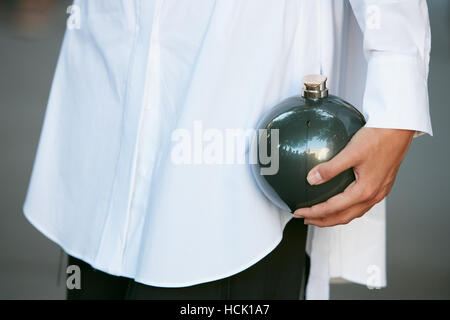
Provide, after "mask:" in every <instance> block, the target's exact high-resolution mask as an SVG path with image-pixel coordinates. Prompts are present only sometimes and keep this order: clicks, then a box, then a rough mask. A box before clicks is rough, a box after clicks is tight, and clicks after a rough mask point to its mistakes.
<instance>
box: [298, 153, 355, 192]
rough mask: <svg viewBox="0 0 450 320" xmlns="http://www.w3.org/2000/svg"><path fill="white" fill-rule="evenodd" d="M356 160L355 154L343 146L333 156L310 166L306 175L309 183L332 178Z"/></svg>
mask: <svg viewBox="0 0 450 320" xmlns="http://www.w3.org/2000/svg"><path fill="white" fill-rule="evenodd" d="M357 160H358V156H357V154H355V153H354V152H351V150H350V149H349V148H344V149H342V150H341V152H339V153H338V154H337V155H336V156H334V158H332V159H331V160H328V161H326V162H322V163H320V164H318V165H316V166H315V167H314V168H312V169H311V170H310V171H309V173H308V176H307V178H306V179H307V180H308V182H309V184H310V185H317V184H321V183H324V182H327V181H328V180H330V179H332V178H334V177H335V176H337V175H338V174H339V173H341V172H343V171H345V170H347V169H349V168H351V167H353V166H354V165H355V164H356V163H357Z"/></svg>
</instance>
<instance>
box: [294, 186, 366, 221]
mask: <svg viewBox="0 0 450 320" xmlns="http://www.w3.org/2000/svg"><path fill="white" fill-rule="evenodd" d="M360 189H361V184H360V183H358V181H356V180H355V181H353V182H352V183H351V184H349V185H348V187H347V188H345V190H344V192H341V193H339V194H337V195H335V196H333V197H331V198H330V199H328V200H327V201H325V202H321V203H319V204H316V205H314V206H312V207H309V208H301V209H297V210H296V211H295V212H294V217H297V218H326V217H328V216H330V215H333V214H336V213H338V212H341V211H343V210H345V209H348V208H350V207H352V206H354V205H355V204H357V203H361V202H364V201H366V200H368V199H369V197H370V195H366V194H363V191H362V190H360Z"/></svg>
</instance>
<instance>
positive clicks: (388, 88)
mask: <svg viewBox="0 0 450 320" xmlns="http://www.w3.org/2000/svg"><path fill="white" fill-rule="evenodd" d="M421 62H422V61H421V60H420V59H418V58H417V57H415V56H409V55H402V54H392V53H385V52H374V53H372V54H371V55H370V56H369V58H368V68H367V79H366V88H365V92H364V100H363V105H362V112H363V114H364V116H365V118H366V125H365V126H366V127H373V128H389V129H406V130H414V131H415V133H414V137H418V136H420V135H423V134H424V133H427V134H429V135H430V136H432V135H433V131H432V127H431V119H430V112H429V102H428V86H427V75H426V74H427V72H426V71H425V70H426V67H425V66H424V65H423V63H421Z"/></svg>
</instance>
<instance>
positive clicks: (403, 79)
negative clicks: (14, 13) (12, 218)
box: [24, 0, 432, 299]
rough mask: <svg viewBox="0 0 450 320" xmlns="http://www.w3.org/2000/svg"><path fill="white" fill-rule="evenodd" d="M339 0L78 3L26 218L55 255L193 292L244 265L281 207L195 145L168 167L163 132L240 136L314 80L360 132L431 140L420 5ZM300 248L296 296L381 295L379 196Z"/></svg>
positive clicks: (426, 36)
mask: <svg viewBox="0 0 450 320" xmlns="http://www.w3.org/2000/svg"><path fill="white" fill-rule="evenodd" d="M351 4H352V6H351V7H350V5H349V4H347V2H345V1H331V0H321V1H306V0H297V1H296V0H189V1H187V0H176V1H175V0H165V1H162V0H153V1H150V0H133V1H131V0H96V1H87V0H78V1H75V3H74V6H73V7H72V8H71V11H70V12H72V15H71V16H70V18H69V24H68V25H69V26H70V27H69V28H68V30H67V32H66V34H65V37H64V42H63V46H62V48H61V54H60V58H59V61H58V65H57V69H56V72H55V77H54V81H53V85H52V90H51V94H50V99H49V103H48V107H47V111H46V116H45V122H44V126H43V130H42V134H41V139H40V143H39V148H38V152H37V156H36V161H35V165H34V169H33V173H32V177H31V181H30V186H29V191H28V194H27V198H26V201H25V204H24V212H25V215H26V217H27V218H28V219H29V221H30V222H31V223H32V224H33V225H34V226H35V227H36V228H38V229H39V230H40V231H41V232H42V233H44V234H45V235H46V236H47V237H49V238H50V239H51V240H53V241H55V242H56V243H58V244H59V245H60V246H61V247H62V248H63V249H64V250H65V251H66V252H67V253H69V254H71V255H73V256H75V257H78V258H80V259H82V260H84V261H86V262H88V263H90V264H91V265H92V266H93V267H95V268H97V269H99V270H102V271H104V272H108V273H110V274H113V275H120V276H125V277H130V278H134V279H135V280H136V281H138V282H142V283H144V284H148V285H154V286H163V287H183V286H189V285H194V284H198V283H203V282H206V281H212V280H216V279H220V278H223V277H227V276H230V275H233V274H235V273H238V272H240V271H242V270H244V269H246V268H247V267H249V266H251V265H252V264H254V263H256V262H257V261H259V260H260V259H261V258H263V257H264V256H265V255H267V254H268V253H269V252H270V251H271V250H272V249H274V248H275V247H276V245H277V244H278V243H279V242H280V241H281V237H282V232H283V228H284V226H285V225H286V223H287V222H288V221H289V219H291V217H292V216H291V214H290V213H287V212H282V211H280V210H279V209H277V208H276V207H275V206H273V205H272V204H271V203H270V202H269V201H268V200H267V199H265V198H264V196H263V195H262V194H261V192H260V191H259V190H258V189H257V187H256V185H255V184H254V182H253V181H252V178H251V174H250V171H249V168H248V165H247V164H245V163H238V162H237V161H235V162H232V163H228V164H227V163H225V164H208V163H206V162H207V161H205V159H202V158H200V159H199V158H197V157H196V154H198V152H197V151H198V149H195V148H196V147H199V146H198V145H196V144H198V143H197V142H198V141H197V140H195V138H193V140H191V142H192V144H193V146H192V150H193V154H192V157H191V159H192V162H191V163H181V164H180V163H176V161H174V158H173V151H174V147H175V146H176V141H175V142H174V133H177V132H178V133H179V132H183V133H192V134H193V136H191V137H194V136H195V134H198V132H200V134H202V133H203V134H204V133H205V132H206V131H205V130H210V129H212V131H211V130H210V131H209V133H211V132H213V133H214V134H213V136H214V137H216V138H217V137H220V136H221V134H222V133H224V132H227V130H229V129H244V130H245V129H252V128H254V125H255V123H256V121H257V119H258V118H259V117H260V115H261V114H262V113H263V111H265V110H267V109H268V108H270V107H272V106H274V105H275V104H277V103H278V102H280V101H281V100H282V99H284V98H286V97H289V96H292V95H295V94H299V93H300V89H301V87H302V84H301V78H302V76H303V75H305V74H310V73H319V72H321V71H322V73H323V74H324V75H326V76H327V77H328V79H329V81H328V87H329V88H330V91H331V93H333V94H336V95H339V96H341V97H342V98H344V99H346V100H348V101H349V102H351V103H353V104H354V105H355V106H356V107H357V108H359V109H360V111H361V112H362V113H363V114H364V115H365V117H366V119H367V124H366V126H368V127H383V128H399V129H411V130H417V134H421V133H428V134H432V130H431V124H430V117H429V110H428V94H427V83H426V81H427V76H428V62H429V51H430V33H429V32H430V31H429V22H428V13H427V7H426V2H425V1H421V0H408V1H406V0H404V1H393V0H392V1H389V0H384V1H381V0H380V1H369V0H367V1H362V0H361V1H357V0H355V1H351ZM352 11H353V13H354V14H355V16H356V18H357V21H358V23H359V25H360V27H361V28H362V30H363V33H361V31H360V30H359V27H358V25H357V24H356V23H355V20H354V19H353V16H352ZM363 39H364V42H362V41H363ZM362 44H364V47H363V46H362ZM364 58H365V59H364ZM200 129H201V130H200ZM180 130H181V131H180ZM199 130H200V131H199ZM202 130H203V131H202ZM202 138H203V142H205V139H204V138H205V137H204V136H203V137H202ZM209 138H210V139H211V137H209ZM196 141H197V142H196ZM201 147H203V149H201V150H203V151H204V149H205V146H201ZM195 150H197V151H195ZM201 154H203V153H201ZM303 249H304V248H299V250H303ZM306 249H307V251H308V253H309V254H310V256H311V272H310V277H309V281H308V284H307V298H308V299H326V298H328V297H329V289H328V286H329V281H330V278H337V277H339V278H344V279H347V280H349V281H354V282H356V283H361V284H369V285H373V286H385V285H386V277H385V208H384V201H382V202H380V203H379V204H377V205H376V206H375V207H374V208H372V209H371V210H370V211H369V212H368V213H367V214H366V215H365V216H364V217H362V218H360V219H357V220H355V221H353V222H351V223H349V224H348V225H345V226H339V227H332V228H316V227H310V228H309V232H308V245H307V248H306Z"/></svg>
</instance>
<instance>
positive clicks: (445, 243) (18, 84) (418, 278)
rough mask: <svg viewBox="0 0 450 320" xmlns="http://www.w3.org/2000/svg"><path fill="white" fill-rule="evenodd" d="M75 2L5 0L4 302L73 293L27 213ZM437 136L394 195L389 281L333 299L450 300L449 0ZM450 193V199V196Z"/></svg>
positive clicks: (1, 126)
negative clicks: (26, 203)
mask: <svg viewBox="0 0 450 320" xmlns="http://www.w3.org/2000/svg"><path fill="white" fill-rule="evenodd" d="M68 5H70V1H67V0H9V1H8V0H2V1H1V3H0V155H1V156H0V181H1V182H0V199H1V201H0V213H1V214H0V299H64V297H65V293H64V292H65V281H64V280H63V277H64V270H61V273H60V277H59V278H60V280H61V281H59V283H58V266H59V265H60V264H59V262H60V258H62V259H63V261H64V259H65V256H63V255H61V252H60V249H59V247H58V246H56V245H55V244H54V243H53V242H51V241H50V240H48V239H47V238H45V237H44V236H43V235H42V234H40V233H39V232H38V231H36V230H35V229H34V228H33V227H32V226H31V224H29V223H28V222H27V221H26V219H25V218H24V216H23V214H22V204H23V201H24V197H25V193H26V190H27V186H28V182H29V177H30V173H31V169H32V165H33V160H34V156H35V152H36V148H37V144H38V140H39V134H40V130H41V126H42V121H43V117H44V112H45V107H46V103H47V98H48V93H49V89H50V85H51V81H52V77H53V72H54V69H55V65H56V60H57V57H58V52H59V48H60V45H61V41H62V36H63V32H64V29H65V22H66V19H67V14H66V8H67V6H68ZM428 6H429V11H430V19H431V27H432V53H431V66H430V78H429V88H430V91H429V92H430V103H431V117H432V123H433V130H434V137H430V136H422V137H419V138H417V139H415V140H414V141H413V144H412V145H411V148H410V151H409V153H408V155H407V157H406V159H405V161H404V163H403V165H402V167H401V169H400V171H399V174H398V177H397V180H396V183H395V186H394V188H393V190H392V192H391V194H390V195H389V196H388V199H387V210H388V212H387V217H388V218H387V219H388V228H387V235H388V239H387V249H388V250H387V263H388V287H387V288H384V289H379V290H369V289H368V288H366V287H365V286H360V285H355V284H334V285H332V287H331V297H332V299H449V298H450V249H449V246H450V230H449V226H450V209H449V204H448V202H447V201H448V200H449V199H450V187H449V182H450V173H449V169H448V163H449V158H450V151H449V147H450V142H449V138H450V125H449V119H450V104H449V101H450V99H449V93H450V89H449V81H450V80H449V76H450V41H449V38H450V37H449V32H450V19H449V15H450V1H448V0H429V1H428ZM447 197H448V198H447Z"/></svg>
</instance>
